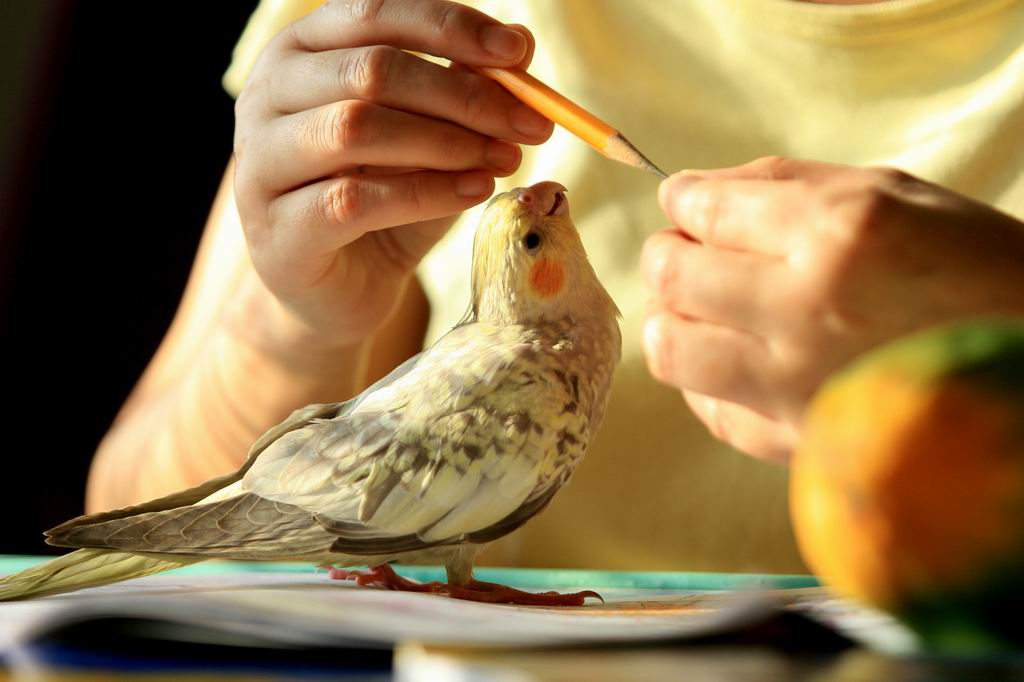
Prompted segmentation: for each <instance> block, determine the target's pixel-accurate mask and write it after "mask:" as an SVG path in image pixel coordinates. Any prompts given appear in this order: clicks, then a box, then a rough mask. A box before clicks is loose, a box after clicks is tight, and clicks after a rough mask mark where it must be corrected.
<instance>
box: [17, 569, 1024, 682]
mask: <svg viewBox="0 0 1024 682" xmlns="http://www.w3.org/2000/svg"><path fill="white" fill-rule="evenodd" d="M46 559H47V557H27V556H0V575H2V574H7V573H12V572H16V571H18V570H22V569H24V568H27V567H29V566H32V565H35V564H38V563H40V562H41V561H45V560H46ZM397 568H398V570H399V572H400V573H402V574H403V575H405V576H407V577H410V578H414V579H417V580H423V581H429V580H443V579H444V570H443V569H442V568H440V567H419V566H402V567H397ZM313 570H314V568H313V567H311V566H309V565H305V564H297V563H250V562H221V561H211V562H205V563H201V564H196V565H193V566H189V567H185V568H182V569H178V572H179V573H182V574H197V575H217V574H228V573H238V572H251V573H259V572H273V573H282V572H289V573H303V572H312V571H313ZM476 574H477V576H478V577H479V578H480V579H481V580H487V581H491V582H501V583H505V584H510V585H515V586H518V587H523V588H527V589H529V588H542V587H543V588H549V586H551V585H558V586H559V587H564V588H576V587H579V588H582V587H587V588H600V587H606V588H611V587H614V588H637V589H656V590H679V591H680V592H683V591H687V592H693V591H725V590H734V589H744V588H750V587H757V588H765V589H794V588H810V587H815V586H817V585H818V581H817V580H816V579H815V578H813V577H812V576H806V575H763V574H735V573H690V572H661V571H658V572H654V571H587V570H583V571H580V570H568V569H555V570H545V569H522V568H492V567H481V568H478V569H477V571H476ZM781 641H782V643H781V644H779V643H777V642H773V641H772V640H768V643H766V642H765V641H764V640H759V641H746V642H745V641H738V642H737V641H726V642H722V641H717V642H715V641H713V642H702V643H696V644H694V643H691V644H684V645H681V646H680V645H675V646H653V647H645V646H640V647H629V648H622V649H617V648H613V649H602V650H564V651H529V650H527V651H508V652H503V653H495V652H492V653H488V652H469V653H467V652H462V651H452V650H447V649H444V648H429V647H428V648H424V647H417V645H415V644H410V645H408V646H405V645H403V646H402V647H400V648H399V649H398V650H397V651H396V654H395V667H394V670H390V669H388V666H385V667H384V669H377V670H375V671H370V670H367V671H366V673H367V674H366V675H365V676H361V677H359V678H358V679H373V680H381V681H384V680H390V679H400V680H401V681H402V682H416V680H419V679H430V678H429V677H416V676H410V675H407V672H408V671H409V670H420V671H422V670H430V669H431V668H430V666H431V665H440V666H442V669H443V666H445V665H449V666H450V665H453V664H454V665H456V666H462V667H463V669H472V670H475V671H476V672H478V673H480V674H479V675H476V676H475V677H473V678H472V679H479V680H489V679H494V680H499V679H501V680H505V679H517V680H518V679H528V680H538V681H541V682H544V681H547V680H552V681H554V680H576V679H589V680H593V681H594V682H601V681H602V680H631V679H638V680H639V679H643V680H651V679H683V678H686V679H694V680H698V679H714V680H758V681H759V682H774V681H776V680H814V681H815V682H868V681H869V680H870V681H874V680H893V681H895V682H899V681H901V680H907V681H911V680H913V681H917V680H925V679H928V680H932V679H934V680H940V681H941V680H974V679H978V680H981V679H984V680H995V681H1001V680H1024V661H1016V660H1014V661H994V662H993V661H985V662H950V661H934V660H931V661H926V660H908V659H894V658H890V657H887V656H883V655H880V654H877V653H874V652H871V651H868V650H865V649H863V648H858V647H855V648H851V649H846V650H839V649H832V650H820V649H819V650H814V649H810V650H808V649H807V648H803V647H800V646H791V645H792V644H793V642H791V641H790V642H788V643H786V642H785V640H781ZM467 666H468V667H467ZM37 672H38V674H34V676H33V679H40V680H99V679H111V680H116V679H152V680H157V679H159V680H178V679H180V680H199V679H232V678H233V677H235V675H234V674H233V673H232V671H229V670H217V671H202V670H191V671H184V672H182V671H173V670H159V671H153V670H149V671H145V670H133V671H119V672H115V671H112V670H99V671H98V670H96V669H95V668H92V669H82V670H79V669H75V668H73V667H70V666H64V667H61V668H54V669H52V670H48V669H41V670H39V671H37ZM321 672H322V671H321ZM243 678H244V679H267V680H271V679H322V678H321V677H319V676H317V675H315V674H314V675H313V676H312V677H310V676H308V675H305V674H297V671H295V670H288V669H287V666H285V668H284V669H282V668H281V667H280V666H276V667H274V668H272V669H268V670H267V672H266V674H262V675H261V674H258V671H257V670H249V671H244V672H242V673H239V674H238V679H243ZM7 679H14V678H13V677H8V675H7V673H4V672H3V671H2V670H0V681H4V682H5V681H6V680H7ZM346 679H347V678H346ZM435 679H436V678H435Z"/></svg>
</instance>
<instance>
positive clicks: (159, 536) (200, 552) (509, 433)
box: [48, 325, 575, 559]
mask: <svg viewBox="0 0 1024 682" xmlns="http://www.w3.org/2000/svg"><path fill="white" fill-rule="evenodd" d="M473 327H476V325H473ZM557 394H558V390H557V387H556V386H552V385H549V384H548V380H547V379H546V378H545V376H544V374H543V372H542V371H540V370H539V366H538V363H537V349H536V346H535V344H533V343H532V342H531V340H529V339H524V338H520V337H517V336H516V333H515V332H512V331H509V330H505V329H501V328H487V327H483V326H481V327H480V328H473V329H468V328H459V329H456V330H455V331H453V332H452V333H451V334H449V335H448V336H446V337H445V338H444V339H442V340H441V341H440V342H438V344H435V346H434V347H432V348H431V349H430V350H429V351H427V352H425V353H423V354H421V355H420V356H418V357H417V358H414V359H413V360H411V361H409V362H407V363H406V364H405V365H403V366H401V367H399V368H398V369H396V370H395V372H393V373H392V374H391V375H389V376H388V377H386V378H385V379H384V380H382V381H381V382H378V384H376V385H375V386H373V387H371V388H370V389H368V390H367V391H366V392H364V393H363V394H361V395H360V396H359V397H357V398H355V399H353V400H351V401H348V402H347V403H340V404H335V405H331V406H310V407H309V408H305V410H300V411H297V412H296V413H295V414H293V417H292V418H291V419H289V420H288V421H286V422H284V423H282V424H281V425H280V426H278V427H275V428H274V429H272V430H271V431H269V432H268V433H267V434H266V435H265V436H264V437H263V438H261V439H260V440H259V441H257V443H256V445H254V447H253V455H251V457H250V461H249V462H247V464H246V466H245V467H244V468H243V472H244V477H243V478H242V480H241V481H239V482H237V483H236V484H235V485H233V486H232V488H230V489H224V490H223V492H222V493H219V494H218V495H216V496H214V497H213V498H210V499H205V498H204V496H203V494H202V493H205V492H208V491H209V490H210V488H209V487H207V486H209V484H207V486H199V487H198V488H194V489H192V491H189V492H187V493H180V494H178V495H175V496H169V497H167V498H163V501H155V502H152V503H149V504H147V505H140V506H138V507H135V508H129V509H127V510H122V511H120V512H113V513H108V514H107V515H94V516H93V517H91V520H90V519H89V518H88V517H87V518H86V519H83V520H82V521H80V522H78V523H72V524H65V525H64V526H61V527H59V528H58V529H55V530H54V531H51V533H50V537H49V539H48V541H49V542H51V543H52V544H58V545H63V546H71V547H97V548H111V549H119V550H127V551H136V552H156V553H164V554H185V555H190V556H220V557H227V558H238V559H275V558H278V559H280V558H301V557H308V556H323V555H324V554H326V553H328V552H335V553H344V554H355V555H384V554H393V553H396V552H405V551H410V550H416V549H422V548H426V547H432V546H437V545H444V544H454V543H458V542H465V541H469V542H486V541H488V540H491V539H494V538H496V537H499V536H500V535H504V534H505V533H507V532H510V531H511V530H514V529H515V528H516V527H518V526H519V525H521V524H522V523H523V522H525V520H526V519H528V518H530V516H532V515H533V514H535V513H537V512H538V511H539V510H540V509H542V508H543V506H544V505H546V504H547V502H548V500H550V498H551V496H552V495H553V494H554V492H555V491H556V490H557V489H558V487H559V486H560V484H561V483H562V482H563V481H564V476H562V475H561V474H560V472H559V471H558V466H557V464H556V463H555V461H554V458H553V457H552V456H550V454H551V453H552V452H554V451H556V450H560V449H561V446H562V445H564V442H565V441H564V435H565V434H564V432H562V433H560V432H559V431H558V423H559V422H558V419H557V418H556V419H550V418H546V417H549V416H550V415H551V414H553V413H555V412H557V411H558V410H557V409H556V405H555V403H557V406H558V407H561V405H562V402H560V400H559V399H558V398H557V397H556V396H557ZM560 439H561V440H560ZM573 440H574V441H575V439H573ZM241 473H242V472H239V474H236V476H237V475H240V474H241ZM223 493H229V494H227V495H224V494H223ZM183 500H193V502H191V503H187V502H186V503H184V504H183V505H179V506H176V507H173V506H171V505H173V503H174V502H178V501H183ZM58 531H59V532H58Z"/></svg>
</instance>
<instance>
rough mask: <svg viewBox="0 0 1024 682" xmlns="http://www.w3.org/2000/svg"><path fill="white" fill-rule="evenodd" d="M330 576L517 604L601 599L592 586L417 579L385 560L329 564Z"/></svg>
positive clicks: (369, 584) (574, 603)
mask: <svg viewBox="0 0 1024 682" xmlns="http://www.w3.org/2000/svg"><path fill="white" fill-rule="evenodd" d="M330 577H331V578H333V579H335V580H353V581H355V583H356V584H357V585H361V586H363V587H377V588H380V589H385V590H398V591H401V592H429V593H431V594H443V595H447V596H449V597H452V598H453V599H465V600H466V601H476V602H485V603H488V604H519V605H521V606H583V604H584V603H585V602H586V600H587V598H588V597H592V598H594V599H600V600H601V603H604V599H603V598H602V597H601V595H599V594H598V593H597V592H594V591H593V590H584V591H582V592H567V593H562V592H539V593H538V592H526V591H524V590H517V589H515V588H514V587H508V586H507V585H499V584H498V583H488V582H484V581H482V580H470V581H469V582H468V583H467V584H465V585H450V584H448V583H440V582H430V583H418V582H416V581H415V580H409V579H408V578H403V577H402V576H400V575H398V574H397V573H395V569H393V568H391V567H390V566H388V565H387V564H382V565H380V566H374V567H373V568H369V569H366V570H364V571H349V570H345V569H340V568H332V569H331V570H330Z"/></svg>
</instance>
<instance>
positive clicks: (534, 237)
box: [523, 232, 540, 253]
mask: <svg viewBox="0 0 1024 682" xmlns="http://www.w3.org/2000/svg"><path fill="white" fill-rule="evenodd" d="M523 246H525V247H526V250H527V251H529V252H531V253H532V252H534V251H536V250H537V249H538V248H539V247H540V235H539V234H537V233H536V232H528V233H527V234H526V236H525V237H523Z"/></svg>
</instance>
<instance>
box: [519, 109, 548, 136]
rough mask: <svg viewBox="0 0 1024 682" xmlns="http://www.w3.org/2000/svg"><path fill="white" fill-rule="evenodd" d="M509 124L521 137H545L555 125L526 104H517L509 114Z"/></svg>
mask: <svg viewBox="0 0 1024 682" xmlns="http://www.w3.org/2000/svg"><path fill="white" fill-rule="evenodd" d="M508 123H509V125H510V126H512V128H513V129H514V130H515V131H516V132H517V133H519V134H520V135H525V136H526V137H543V136H544V135H547V134H548V133H550V132H551V127H552V126H553V125H554V124H553V123H552V122H551V121H549V120H548V119H546V118H544V117H543V116H541V115H540V114H538V113H537V112H536V111H534V110H533V109H531V108H530V107H528V106H526V105H525V104H517V105H516V106H515V107H513V108H512V110H511V111H509V112H508Z"/></svg>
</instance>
